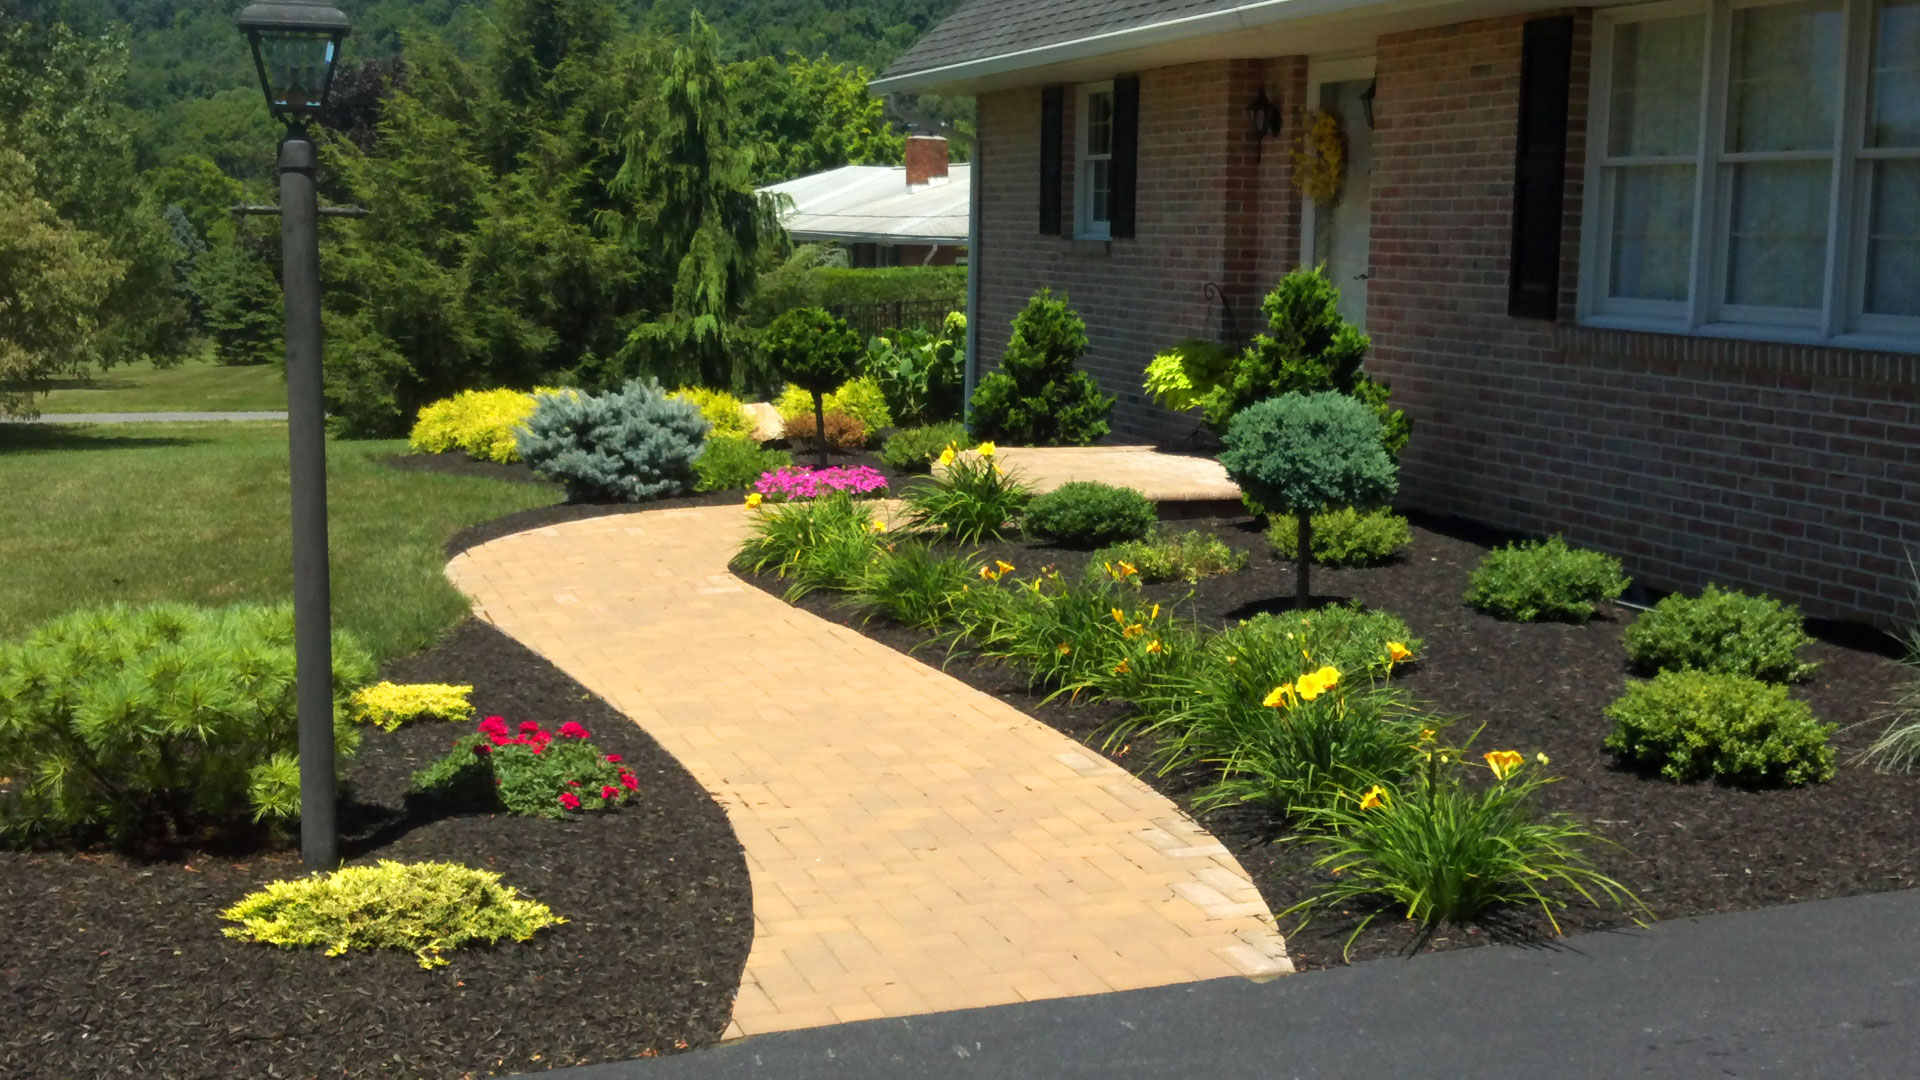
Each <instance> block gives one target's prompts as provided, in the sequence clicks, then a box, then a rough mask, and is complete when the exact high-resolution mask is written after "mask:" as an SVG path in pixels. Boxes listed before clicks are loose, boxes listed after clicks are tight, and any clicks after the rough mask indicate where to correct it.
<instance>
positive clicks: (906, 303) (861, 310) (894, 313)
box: [831, 296, 967, 338]
mask: <svg viewBox="0 0 1920 1080" xmlns="http://www.w3.org/2000/svg"><path fill="white" fill-rule="evenodd" d="M966 309H967V301H966V298H965V297H963V296H954V297H936V298H934V299H932V300H878V301H874V302H872V303H867V304H840V305H837V306H835V307H834V308H832V309H831V310H832V311H833V313H834V314H835V315H837V316H839V317H840V318H842V319H845V320H847V325H848V326H850V327H852V328H853V330H854V332H855V333H857V334H859V335H860V336H861V337H862V338H871V337H879V336H882V335H884V334H891V333H893V332H894V331H896V330H929V331H932V330H938V329H940V325H941V323H943V322H945V321H946V318H947V313H948V312H950V311H965V310H966Z"/></svg>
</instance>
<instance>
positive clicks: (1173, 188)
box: [979, 58, 1305, 440]
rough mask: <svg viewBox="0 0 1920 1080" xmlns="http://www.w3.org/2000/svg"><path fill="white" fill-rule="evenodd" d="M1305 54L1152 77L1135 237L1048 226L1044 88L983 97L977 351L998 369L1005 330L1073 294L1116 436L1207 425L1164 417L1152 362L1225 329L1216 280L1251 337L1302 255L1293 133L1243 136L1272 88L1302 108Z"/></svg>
mask: <svg viewBox="0 0 1920 1080" xmlns="http://www.w3.org/2000/svg"><path fill="white" fill-rule="evenodd" d="M1304 72H1305V67H1304V65H1303V64H1302V63H1301V62H1300V61H1299V60H1298V59H1292V58H1289V59H1281V60H1273V61H1261V60H1246V61H1232V62H1226V63H1217V64H1191V65H1185V66H1181V67H1174V68H1160V69H1156V70H1152V71H1145V72H1141V73H1140V144H1139V145H1140V151H1139V180H1138V184H1139V186H1138V195H1137V215H1138V220H1137V225H1136V235H1135V236H1134V237H1133V238H1132V239H1125V240H1114V241H1112V242H1110V243H1109V242H1075V241H1074V240H1073V239H1072V238H1071V237H1064V236H1042V235H1041V234H1040V231H1039V190H1040V156H1039V149H1040V89H1039V88H1038V87H1031V88H1023V89H1020V90H1009V91H1002V92H998V93H992V94H985V95H982V96H981V97H980V99H979V133H980V135H979V137H980V145H981V153H982V158H983V160H984V161H985V162H987V164H985V165H984V166H983V167H982V168H981V169H980V170H979V173H980V179H981V191H980V202H981V217H980V229H981V246H982V249H983V255H982V258H981V261H980V268H981V270H980V273H981V290H980V314H979V323H980V353H981V357H982V359H983V361H984V363H983V365H982V366H983V369H984V370H990V369H991V368H993V367H994V366H997V365H998V363H999V360H1000V356H1001V354H1002V353H1003V352H1004V351H1005V349H1006V343H1007V338H1008V336H1009V333H1010V327H1009V323H1010V322H1011V320H1012V319H1013V316H1014V315H1015V314H1016V313H1018V312H1019V310H1020V309H1021V308H1023V307H1025V306H1026V303H1027V299H1028V298H1029V297H1030V296H1031V295H1032V294H1033V292H1034V291H1035V290H1036V289H1038V288H1040V287H1042V286H1050V287H1051V288H1052V289H1053V290H1054V292H1055V293H1065V294H1066V296H1067V298H1068V300H1069V301H1070V302H1071V304H1072V306H1073V307H1074V308H1075V309H1076V310H1078V311H1079V312H1080V314H1081V316H1082V317H1083V318H1085V319H1086V321H1087V334H1088V339H1089V341H1088V350H1087V360H1086V363H1085V365H1084V369H1085V370H1086V371H1087V372H1089V373H1090V374H1092V375H1093V376H1094V377H1095V378H1096V379H1098V380H1099V382H1100V384H1101V386H1102V387H1103V388H1104V389H1105V390H1106V391H1107V392H1108V393H1112V394H1117V395H1118V396H1119V399H1120V400H1119V404H1118V406H1117V407H1116V408H1115V410H1114V416H1113V426H1114V432H1115V436H1116V438H1120V439H1133V440H1140V439H1156V438H1162V439H1172V440H1177V439H1182V438H1185V437H1186V436H1187V435H1189V434H1191V433H1192V432H1193V430H1194V428H1195V421H1194V420H1193V419H1191V418H1187V417H1181V416H1176V415H1174V414H1170V413H1167V412H1165V411H1164V410H1161V409H1158V408H1156V407H1154V406H1153V404H1152V403H1151V402H1150V401H1147V400H1145V398H1144V395H1143V393H1142V391H1141V389H1140V381H1141V376H1142V373H1143V372H1144V371H1145V369H1146V365H1147V361H1148V360H1150V359H1152V357H1153V354H1154V353H1155V352H1156V351H1157V350H1159V349H1161V348H1164V347H1166V346H1168V345H1171V344H1173V343H1174V342H1176V341H1179V340H1180V339H1182V338H1187V337H1215V336H1219V335H1220V334H1221V333H1222V326H1221V319H1220V314H1219V312H1220V308H1219V305H1218V303H1217V302H1215V301H1213V300H1211V299H1209V298H1208V297H1207V295H1206V286H1207V283H1208V282H1214V283H1217V284H1218V285H1219V286H1220V287H1221V289H1222V291H1223V293H1224V294H1225V295H1226V297H1227V300H1228V302H1229V303H1230V304H1231V305H1232V309H1233V312H1234V315H1235V317H1236V319H1237V322H1238V324H1239V328H1240V330H1241V332H1242V333H1247V332H1251V330H1253V329H1255V326H1254V323H1253V320H1254V319H1256V318H1257V317H1258V304H1259V297H1260V296H1261V295H1262V294H1263V293H1264V292H1265V290H1266V288H1267V287H1269V286H1270V285H1271V284H1272V281H1273V280H1274V278H1275V277H1276V276H1277V273H1276V267H1277V266H1278V263H1277V262H1276V261H1275V258H1274V256H1275V254H1276V253H1277V252H1281V251H1292V250H1297V248H1298V246H1299V242H1298V240H1297V239H1295V238H1294V236H1295V233H1294V230H1295V229H1297V225H1298V217H1299V215H1298V212H1297V210H1289V209H1288V208H1287V206H1288V204H1292V203H1294V202H1297V200H1293V199H1292V198H1291V197H1290V195H1289V194H1288V193H1287V188H1286V179H1285V177H1286V160H1287V159H1286V153H1285V147H1286V145H1287V140H1288V139H1290V138H1291V129H1289V131H1288V132H1286V133H1283V135H1282V136H1281V137H1280V138H1279V139H1269V140H1267V141H1266V142H1265V144H1264V146H1263V145H1261V144H1260V143H1259V142H1258V141H1256V140H1255V139H1254V138H1253V137H1252V136H1251V135H1249V134H1248V133H1247V119H1246V105H1247V103H1248V102H1249V101H1251V100H1252V99H1253V97H1254V94H1255V93H1256V92H1257V90H1258V89H1259V87H1260V85H1261V81H1262V80H1265V85H1266V88H1267V94H1268V96H1269V97H1271V98H1273V99H1274V100H1275V101H1277V102H1279V103H1280V104H1281V106H1282V109H1283V111H1289V112H1290V111H1291V110H1292V109H1293V107H1294V106H1295V105H1296V104H1297V102H1298V93H1297V90H1298V88H1299V87H1303V86H1304V82H1303V80H1304V77H1305V75H1304ZM1065 96H1066V101H1067V109H1066V113H1067V115H1066V124H1065V128H1066V130H1065V133H1064V137H1063V144H1064V148H1065V149H1064V152H1063V154H1062V159H1063V163H1064V165H1065V169H1064V171H1065V174H1066V175H1065V179H1064V182H1063V184H1062V187H1063V188H1064V193H1065V197H1064V199H1063V200H1062V202H1063V205H1062V218H1063V220H1064V221H1065V222H1066V223H1067V226H1066V227H1067V231H1069V232H1070V231H1071V229H1072V222H1073V220H1074V211H1073V189H1074V181H1073V146H1074V121H1075V116H1074V111H1075V108H1074V107H1075V100H1074V93H1073V90H1072V88H1071V87H1070V88H1068V90H1067V93H1066V95H1065Z"/></svg>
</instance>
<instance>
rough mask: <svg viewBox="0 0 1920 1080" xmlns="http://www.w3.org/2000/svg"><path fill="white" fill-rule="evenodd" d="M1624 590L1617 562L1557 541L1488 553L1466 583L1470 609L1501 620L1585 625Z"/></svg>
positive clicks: (1623, 575)
mask: <svg viewBox="0 0 1920 1080" xmlns="http://www.w3.org/2000/svg"><path fill="white" fill-rule="evenodd" d="M1626 591H1627V576H1626V574H1624V573H1622V572H1621V569H1620V560H1619V559H1616V558H1614V557H1613V556H1611V555H1604V554H1602V553H1600V552H1598V551H1576V550H1574V549H1572V548H1569V547H1568V546H1567V542H1566V541H1565V540H1562V539H1561V538H1560V537H1558V536H1555V537H1552V538H1550V539H1547V540H1544V541H1530V542H1528V543H1524V544H1508V545H1507V546H1506V547H1503V548H1498V549H1496V550H1494V551H1489V552H1487V554H1486V556H1485V557H1484V558H1482V559H1481V560H1480V565H1479V566H1476V567H1474V569H1473V575H1472V577H1470V578H1469V579H1468V585H1467V596H1466V600H1467V603H1468V604H1469V605H1471V606H1472V607H1474V608H1477V609H1479V610H1481V611H1484V612H1486V613H1487V614H1489V615H1492V616H1495V617H1496V618H1501V619H1514V620H1517V621H1519V622H1535V621H1538V620H1542V619H1562V620H1567V621H1570V622H1585V621H1587V620H1588V619H1590V618H1592V617H1593V612H1594V608H1595V605H1597V604H1601V603H1605V602H1607V601H1611V600H1615V599H1618V598H1619V596H1620V594H1621V593H1623V592H1626Z"/></svg>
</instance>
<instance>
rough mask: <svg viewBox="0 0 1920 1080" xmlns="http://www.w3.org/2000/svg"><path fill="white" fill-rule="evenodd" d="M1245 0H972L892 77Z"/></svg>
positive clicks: (919, 44)
mask: <svg viewBox="0 0 1920 1080" xmlns="http://www.w3.org/2000/svg"><path fill="white" fill-rule="evenodd" d="M1245 2H1246V0H1053V2H1050V3H1034V2H1033V0H968V2H967V3H965V4H963V5H961V7H960V9H959V10H957V11H955V12H954V13H953V14H951V15H949V16H947V17H946V18H945V19H944V20H942V21H941V23H940V25H938V26H936V27H934V28H933V29H932V30H931V31H930V32H928V33H927V35H926V36H925V37H923V38H921V39H920V40H919V41H916V42H914V44H913V46H912V47H911V48H909V49H908V50H907V51H906V52H904V53H901V54H900V56H899V57H898V58H896V59H895V60H894V62H893V63H892V64H889V65H888V66H887V69H886V71H884V72H882V73H881V75H880V78H882V79H891V78H896V77H898V76H902V75H912V74H915V73H917V72H922V71H931V70H933V69H935V68H942V67H946V66H948V65H950V64H960V63H966V62H968V61H972V60H982V59H986V58H988V57H993V56H1004V55H1006V54H1008V53H1016V52H1023V51H1026V50H1028V49H1036V48H1042V47H1044V46H1048V45H1058V44H1061V43H1062V42H1068V41H1075V40H1078V39H1080V38H1086V37H1092V36H1094V35H1097V34H1105V33H1111V32H1113V31H1115V30H1130V29H1134V28H1137V27H1142V26H1151V25H1153V24H1155V23H1163V22H1169V21H1171V20H1174V19H1180V18H1185V17H1187V16H1191V15H1206V14H1211V13H1213V12H1216V11H1228V10H1231V9H1233V8H1236V7H1241V6H1243V5H1244V3H1245Z"/></svg>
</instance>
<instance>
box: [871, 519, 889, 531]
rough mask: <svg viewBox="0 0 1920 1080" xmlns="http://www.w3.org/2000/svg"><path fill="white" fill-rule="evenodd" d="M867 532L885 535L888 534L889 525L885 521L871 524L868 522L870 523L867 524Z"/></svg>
mask: <svg viewBox="0 0 1920 1080" xmlns="http://www.w3.org/2000/svg"><path fill="white" fill-rule="evenodd" d="M867 531H868V532H871V533H883V532H886V531H887V523H886V522H884V521H870V522H868V523H867Z"/></svg>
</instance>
